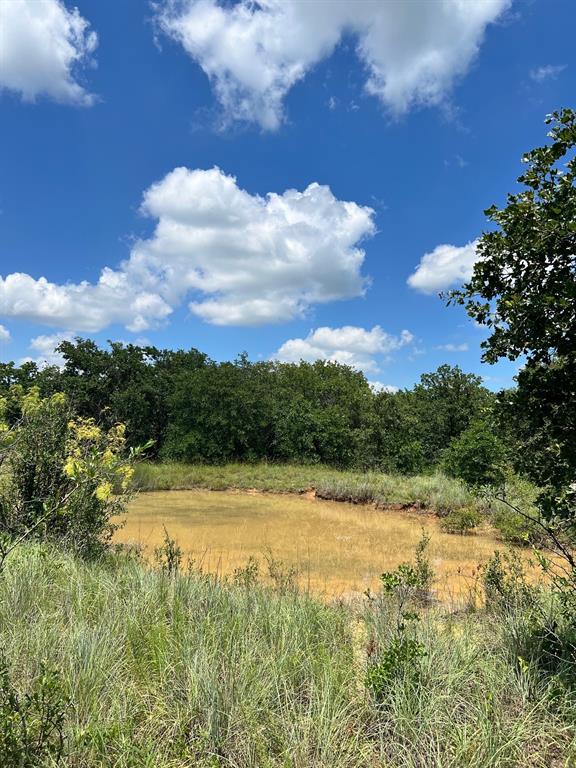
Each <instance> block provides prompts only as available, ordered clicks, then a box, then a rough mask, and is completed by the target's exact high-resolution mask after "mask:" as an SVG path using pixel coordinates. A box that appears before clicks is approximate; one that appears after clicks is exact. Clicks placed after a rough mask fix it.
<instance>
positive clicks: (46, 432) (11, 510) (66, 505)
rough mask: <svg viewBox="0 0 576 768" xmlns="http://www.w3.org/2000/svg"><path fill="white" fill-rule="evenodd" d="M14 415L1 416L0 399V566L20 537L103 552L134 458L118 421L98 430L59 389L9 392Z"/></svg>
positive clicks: (2, 404) (122, 505) (88, 553)
mask: <svg viewBox="0 0 576 768" xmlns="http://www.w3.org/2000/svg"><path fill="white" fill-rule="evenodd" d="M11 395H12V399H15V398H17V399H18V400H19V404H20V412H21V415H20V418H19V419H18V421H17V422H16V423H15V424H14V425H13V426H12V427H8V425H7V424H6V423H5V422H3V418H2V413H3V410H5V403H6V400H2V398H0V462H3V463H4V467H5V470H6V471H5V473H4V475H3V477H2V482H1V484H0V534H1V541H0V567H1V565H2V563H3V561H4V560H5V558H6V556H7V555H8V554H9V553H10V551H11V550H12V549H13V547H14V546H15V545H16V544H17V543H19V542H20V541H21V540H22V539H23V538H27V537H30V536H34V537H36V538H50V539H52V540H55V541H58V542H60V543H63V544H64V545H66V546H69V547H70V548H71V549H73V550H74V551H75V552H77V553H79V554H81V555H83V556H92V555H94V554H96V553H99V552H101V551H102V547H103V546H104V545H106V544H107V543H108V542H109V540H110V538H111V535H112V533H113V531H114V526H113V525H112V524H111V522H110V519H111V517H112V516H113V515H117V514H120V513H121V512H123V511H124V509H125V504H126V500H127V493H128V486H129V483H130V480H131V477H132V466H131V464H132V462H133V459H134V458H135V457H136V456H137V455H138V454H139V453H140V449H138V450H133V451H132V452H131V453H130V454H129V455H127V454H126V451H125V438H124V426H123V425H121V424H117V425H115V426H114V427H112V428H111V429H109V430H108V431H106V432H104V431H103V430H102V429H101V428H100V427H99V426H98V425H97V424H96V423H95V422H94V420H93V419H75V418H73V416H72V414H71V412H70V407H69V404H68V401H67V399H66V397H65V396H64V395H62V394H55V395H52V396H51V397H49V398H45V399H42V398H41V397H40V396H39V393H38V390H37V389H32V390H30V391H29V392H28V393H26V394H25V395H23V394H21V392H19V391H16V392H15V393H14V392H13V393H11Z"/></svg>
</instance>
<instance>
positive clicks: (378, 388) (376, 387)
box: [368, 381, 400, 395]
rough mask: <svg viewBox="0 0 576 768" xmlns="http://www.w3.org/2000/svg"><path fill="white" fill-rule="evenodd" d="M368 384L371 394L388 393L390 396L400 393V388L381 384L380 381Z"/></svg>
mask: <svg viewBox="0 0 576 768" xmlns="http://www.w3.org/2000/svg"><path fill="white" fill-rule="evenodd" d="M368 384H370V388H371V390H372V391H373V392H389V393H390V394H391V395H394V394H395V393H396V392H400V387H396V386H395V385H394V384H383V383H382V382H381V381H369V382H368Z"/></svg>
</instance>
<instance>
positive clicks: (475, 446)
mask: <svg viewBox="0 0 576 768" xmlns="http://www.w3.org/2000/svg"><path fill="white" fill-rule="evenodd" d="M442 465H443V468H444V471H445V472H446V474H448V475H450V476H451V477H458V478H460V479H461V480H464V482H465V483H468V485H473V486H480V485H501V484H502V483H503V482H504V447H503V445H502V443H501V442H500V440H499V439H498V438H497V437H496V435H494V434H493V433H492V431H491V430H490V428H489V426H488V425H487V424H486V423H485V422H483V421H475V422H473V423H472V424H471V425H470V426H469V427H468V429H466V430H465V431H464V432H462V434H461V435H460V437H458V438H456V439H455V440H453V441H452V442H451V443H450V445H449V446H448V448H447V449H446V451H445V452H444V456H443V459H442Z"/></svg>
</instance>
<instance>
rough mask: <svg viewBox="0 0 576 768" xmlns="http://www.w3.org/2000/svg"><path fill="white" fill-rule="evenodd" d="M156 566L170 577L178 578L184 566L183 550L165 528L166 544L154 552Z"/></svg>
mask: <svg viewBox="0 0 576 768" xmlns="http://www.w3.org/2000/svg"><path fill="white" fill-rule="evenodd" d="M154 560H155V561H156V565H158V567H159V568H160V569H161V570H162V571H163V572H164V573H166V574H167V575H168V576H176V574H177V573H178V572H179V570H180V566H181V565H182V550H181V549H180V547H179V546H178V544H177V543H176V540H175V539H173V538H171V536H170V534H169V533H168V531H167V530H166V527H164V543H163V544H162V546H160V547H156V549H155V550H154Z"/></svg>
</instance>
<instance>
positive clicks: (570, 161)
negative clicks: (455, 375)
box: [450, 109, 576, 521]
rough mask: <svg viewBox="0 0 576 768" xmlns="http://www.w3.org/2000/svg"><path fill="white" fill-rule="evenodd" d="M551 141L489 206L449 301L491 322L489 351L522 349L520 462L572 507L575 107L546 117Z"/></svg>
mask: <svg viewBox="0 0 576 768" xmlns="http://www.w3.org/2000/svg"><path fill="white" fill-rule="evenodd" d="M546 123H547V124H549V125H550V126H551V128H550V132H549V134H548V136H549V137H550V139H551V141H550V143H549V144H547V145H545V146H542V147H538V148H536V149H534V150H532V151H531V152H528V153H527V154H526V155H525V157H524V158H523V159H524V162H525V163H526V165H527V169H526V171H525V173H524V174H523V175H522V176H520V178H519V179H518V181H519V183H520V184H522V185H523V186H524V188H523V189H522V190H521V191H520V192H518V193H516V194H512V195H509V196H508V200H507V205H506V206H505V207H504V208H501V209H500V208H497V207H496V206H492V207H491V208H489V209H488V210H487V211H486V214H487V216H488V218H489V219H490V220H491V221H493V222H494V223H495V224H496V225H497V229H495V230H494V231H491V232H487V233H486V234H484V235H483V237H482V238H481V239H480V241H479V244H478V256H479V258H478V260H477V261H476V264H475V266H474V272H473V275H472V278H471V279H470V281H469V282H468V283H467V284H466V285H465V286H464V289H463V290H461V291H455V292H453V293H452V294H451V299H450V300H451V301H454V302H457V303H459V304H462V305H464V306H465V307H466V310H467V312H468V314H469V315H470V316H471V317H473V318H474V319H475V320H476V321H477V322H478V323H480V324H482V325H485V326H486V327H488V328H489V329H490V335H489V337H488V338H487V339H486V340H485V341H484V342H483V344H482V346H483V347H484V356H483V357H484V360H486V361H487V362H495V361H496V360H497V359H498V358H500V357H508V358H510V359H516V358H518V357H519V356H520V355H524V356H525V357H526V365H525V366H524V368H523V370H522V371H521V372H520V373H519V375H518V377H517V384H518V386H517V388H516V390H513V391H511V392H507V393H504V394H503V395H502V397H501V401H502V411H503V419H504V420H505V421H506V422H512V424H511V425H510V431H512V432H516V433H517V434H518V437H519V448H520V450H518V451H517V452H516V457H517V466H518V467H519V468H521V469H522V470H524V471H527V472H529V474H530V476H531V477H532V479H533V480H534V481H535V482H536V483H537V484H538V485H539V486H540V487H541V488H542V489H543V490H542V494H541V497H540V507H541V509H542V512H543V514H544V516H545V517H546V518H547V519H548V520H550V521H553V520H554V519H555V518H560V519H563V520H568V521H570V520H573V519H574V517H575V516H576V488H575V487H574V485H573V484H574V478H575V477H576V390H575V389H574V381H576V183H575V182H576V157H575V154H574V150H575V148H576V112H574V111H573V110H571V109H564V110H561V111H559V112H554V113H553V114H552V115H549V116H548V117H547V119H546Z"/></svg>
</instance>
